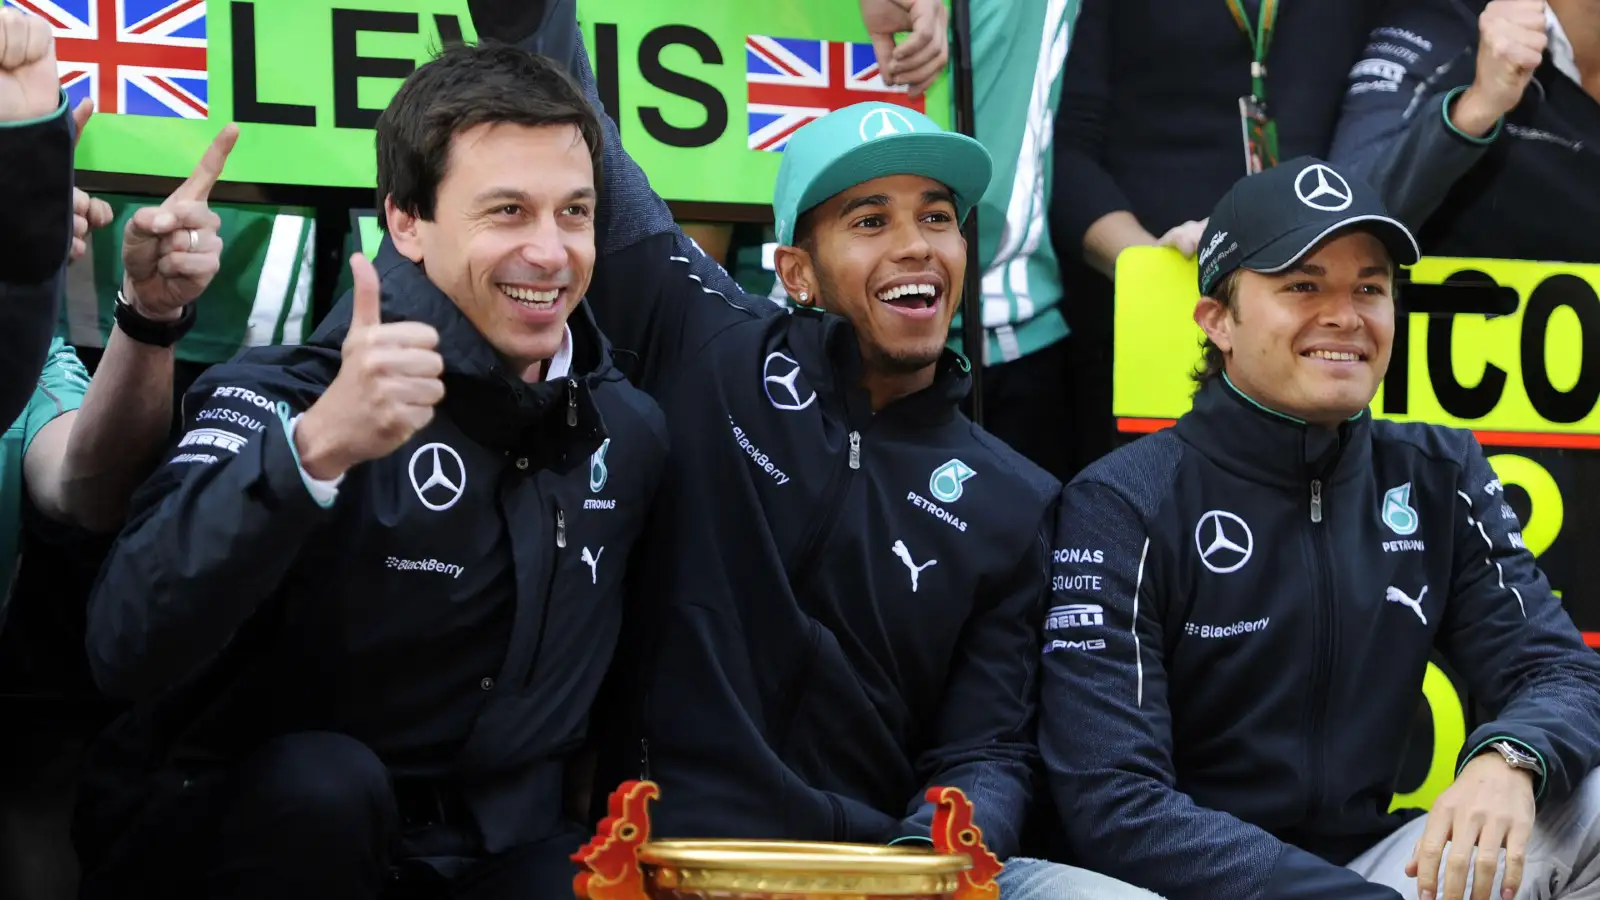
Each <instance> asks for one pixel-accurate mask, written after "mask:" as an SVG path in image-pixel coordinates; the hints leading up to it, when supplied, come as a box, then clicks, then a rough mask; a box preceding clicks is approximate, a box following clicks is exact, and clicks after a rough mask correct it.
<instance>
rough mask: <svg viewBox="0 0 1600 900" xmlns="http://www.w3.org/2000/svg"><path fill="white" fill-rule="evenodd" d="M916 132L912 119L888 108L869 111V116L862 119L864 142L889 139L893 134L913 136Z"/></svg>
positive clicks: (881, 107) (883, 107)
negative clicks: (882, 138)
mask: <svg viewBox="0 0 1600 900" xmlns="http://www.w3.org/2000/svg"><path fill="white" fill-rule="evenodd" d="M916 130H917V129H916V128H915V127H914V126H913V125H912V124H911V120H910V119H908V118H906V117H905V116H904V115H902V114H901V113H900V112H899V111H897V110H893V109H890V108H889V107H887V106H880V107H878V108H877V109H873V110H868V111H867V114H866V115H864V116H862V117H861V139H862V140H863V141H870V140H872V139H873V138H881V137H888V136H889V135H891V134H911V133H912V132H915V131H916Z"/></svg>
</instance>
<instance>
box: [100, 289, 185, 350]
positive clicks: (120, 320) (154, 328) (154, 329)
mask: <svg viewBox="0 0 1600 900" xmlns="http://www.w3.org/2000/svg"><path fill="white" fill-rule="evenodd" d="M116 308H117V311H116V320H117V327H118V328H120V329H122V333H123V334H125V335H127V336H128V337H130V338H133V339H134V340H136V341H138V342H139V343H141V344H149V345H150V346H152V347H171V346H172V345H173V344H176V343H177V342H178V341H180V340H182V339H183V336H184V335H186V334H188V333H189V329H191V328H193V327H194V304H193V303H190V304H187V305H185V306H184V308H183V312H182V314H180V315H179V316H178V318H177V319H174V320H173V321H171V322H157V321H156V320H154V319H147V318H145V317H144V316H141V315H139V311H138V310H136V309H134V308H133V304H131V303H129V302H128V298H126V297H124V296H122V292H121V291H117V302H116Z"/></svg>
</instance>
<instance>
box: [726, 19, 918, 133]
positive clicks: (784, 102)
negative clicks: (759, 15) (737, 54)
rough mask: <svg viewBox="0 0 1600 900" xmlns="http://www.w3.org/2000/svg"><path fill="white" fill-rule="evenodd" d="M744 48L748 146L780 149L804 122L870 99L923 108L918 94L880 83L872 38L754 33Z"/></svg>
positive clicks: (881, 80)
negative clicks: (913, 95) (828, 38)
mask: <svg viewBox="0 0 1600 900" xmlns="http://www.w3.org/2000/svg"><path fill="white" fill-rule="evenodd" d="M744 50H745V53H744V55H745V64H746V67H747V70H748V71H747V72H746V74H745V81H746V82H747V87H748V88H749V106H748V110H749V114H750V149H751V150H768V151H772V152H779V151H782V150H783V148H784V147H785V146H786V145H787V144H788V143H789V136H790V135H792V134H794V133H795V132H796V131H799V130H800V129H801V128H802V127H804V126H805V125H806V124H807V123H808V122H811V121H813V120H814V119H819V118H821V117H822V116H825V115H827V114H828V113H830V112H833V111H834V110H836V109H843V108H845V107H846V106H852V105H854V104H857V103H863V102H866V101H868V100H876V101H878V102H881V103H895V104H898V105H900V106H906V107H910V108H911V109H914V110H916V111H917V112H923V111H924V110H923V107H924V105H925V104H924V103H923V101H922V98H921V97H918V98H917V99H915V100H913V99H911V97H910V95H909V94H908V93H907V90H906V89H905V88H903V87H890V86H888V85H886V84H884V83H883V77H882V76H881V75H880V74H879V72H878V58H877V56H876V54H874V53H873V50H872V45H871V44H857V43H852V42H850V41H822V40H810V39H806V38H781V37H763V36H761V35H758V34H752V35H750V36H748V37H746V38H745V42H744Z"/></svg>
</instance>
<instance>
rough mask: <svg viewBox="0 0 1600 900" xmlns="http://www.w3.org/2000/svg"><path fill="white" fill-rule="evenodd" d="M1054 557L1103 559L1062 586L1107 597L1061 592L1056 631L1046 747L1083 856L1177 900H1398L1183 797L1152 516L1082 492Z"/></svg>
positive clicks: (1048, 659)
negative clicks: (1092, 552) (1091, 553)
mask: <svg viewBox="0 0 1600 900" xmlns="http://www.w3.org/2000/svg"><path fill="white" fill-rule="evenodd" d="M1055 546H1056V547H1067V548H1083V547H1092V548H1097V549H1099V550H1100V551H1102V554H1103V555H1102V554H1097V555H1096V557H1095V558H1097V559H1098V558H1103V560H1104V561H1103V562H1058V563H1056V564H1055V570H1054V575H1055V576H1057V577H1056V578H1055V582H1056V583H1057V584H1058V585H1061V586H1065V587H1070V588H1077V587H1078V586H1080V585H1085V584H1088V585H1096V586H1097V587H1098V590H1076V589H1061V590H1056V591H1055V595H1054V604H1055V605H1054V607H1053V608H1052V609H1051V610H1050V612H1049V613H1048V615H1047V617H1046V619H1045V635H1044V641H1045V646H1044V670H1043V691H1042V699H1041V701H1040V702H1041V706H1040V712H1039V717H1040V722H1039V738H1040V746H1041V750H1042V752H1043V754H1044V761H1045V766H1046V769H1047V771H1048V773H1049V778H1050V784H1051V788H1052V790H1053V791H1054V793H1055V800H1056V806H1057V807H1058V808H1059V809H1060V811H1061V816H1062V820H1063V824H1064V825H1065V828H1066V834H1067V839H1068V841H1069V843H1070V844H1071V848H1072V850H1073V852H1074V853H1075V854H1078V855H1079V858H1081V859H1085V860H1092V861H1094V864H1095V866H1096V867H1097V868H1099V869H1100V870H1101V871H1102V872H1104V873H1105V874H1107V875H1110V876H1112V877H1113V878H1118V879H1121V880H1123V881H1126V882H1128V883H1130V884H1135V885H1138V886H1139V887H1143V888H1147V889H1149V890H1152V891H1155V892H1157V893H1159V894H1161V895H1163V896H1165V897H1166V898H1167V900H1211V898H1216V897H1250V898H1259V900H1268V898H1270V900H1313V898H1315V900H1399V897H1400V895H1399V894H1398V893H1396V892H1395V891H1393V890H1392V889H1390V888H1387V887H1383V886H1380V885H1374V884H1370V883H1368V882H1367V881H1366V880H1365V879H1363V878H1362V877H1361V876H1359V875H1357V874H1355V873H1354V872H1352V871H1350V870H1348V869H1344V868H1341V867H1339V866H1335V865H1333V864H1331V863H1329V862H1326V861H1324V860H1323V859H1321V858H1320V857H1317V856H1315V855H1313V854H1311V853H1307V852H1306V851H1304V850H1301V849H1299V848H1297V847H1294V846H1291V845H1289V844H1286V843H1284V842H1282V841H1280V840H1278V839H1277V838H1275V837H1273V836H1272V835H1270V834H1268V833H1267V832H1265V831H1263V830H1262V829H1260V828H1258V827H1256V826H1254V825H1250V824H1248V823H1246V822H1244V821H1242V820H1241V819H1239V818H1237V817H1235V816H1232V815H1230V814H1228V813H1224V812H1220V811H1217V810H1213V809H1207V808H1205V807H1202V806H1200V805H1198V804H1197V803H1195V801H1194V800H1193V799H1192V798H1191V797H1189V796H1188V795H1187V794H1184V793H1183V792H1182V791H1179V790H1178V788H1177V772H1176V770H1175V768H1174V765H1173V760H1172V755H1173V745H1172V714H1171V712H1170V710H1169V708H1168V705H1167V696H1168V695H1167V675H1166V667H1165V662H1164V656H1165V653H1164V649H1163V648H1164V647H1165V640H1164V629H1163V628H1162V623H1161V618H1160V609H1161V608H1162V607H1163V606H1164V604H1163V603H1162V601H1161V599H1160V598H1159V597H1156V596H1155V591H1154V590H1153V589H1152V585H1153V584H1156V583H1160V581H1161V578H1160V577H1159V576H1160V573H1159V571H1158V570H1159V567H1160V564H1159V561H1158V559H1157V557H1159V556H1160V551H1159V549H1157V548H1154V547H1152V546H1151V542H1150V538H1149V536H1148V532H1147V530H1146V527H1145V523H1144V520H1143V518H1142V517H1141V515H1140V514H1139V513H1138V512H1137V511H1136V510H1135V509H1134V508H1132V507H1131V506H1130V505H1129V503H1128V502H1127V501H1126V500H1125V499H1124V498H1123V497H1122V496H1121V495H1119V494H1118V493H1117V492H1115V491H1113V490H1112V489H1110V488H1109V487H1106V486H1104V485H1100V484H1096V483H1093V482H1074V483H1073V484H1071V485H1068V486H1067V488H1066V489H1065V490H1064V491H1063V495H1062V501H1061V517H1060V525H1059V527H1058V529H1057V533H1056V541H1055ZM1085 556H1087V554H1085ZM1071 558H1073V559H1078V558H1081V557H1078V556H1076V555H1074V556H1073V557H1071ZM1079 576H1084V577H1079ZM1085 607H1092V610H1089V612H1098V613H1099V618H1101V619H1102V620H1103V621H1102V622H1100V623H1093V620H1094V618H1095V617H1094V616H1093V615H1085V614H1083V613H1084V612H1085ZM1091 623H1093V624H1091Z"/></svg>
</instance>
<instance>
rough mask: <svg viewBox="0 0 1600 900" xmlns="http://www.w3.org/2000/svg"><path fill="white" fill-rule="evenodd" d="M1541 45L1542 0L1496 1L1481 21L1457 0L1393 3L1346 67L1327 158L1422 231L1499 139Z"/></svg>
mask: <svg viewBox="0 0 1600 900" xmlns="http://www.w3.org/2000/svg"><path fill="white" fill-rule="evenodd" d="M1543 42H1544V3H1543V0H1495V2H1493V3H1491V4H1489V6H1488V8H1487V9H1486V10H1485V11H1484V13H1483V15H1482V17H1481V20H1480V21H1474V20H1473V19H1472V17H1471V14H1470V12H1469V10H1468V8H1467V5H1466V4H1464V3H1462V2H1460V0H1405V2H1396V3H1393V4H1391V6H1390V9H1389V11H1388V13H1387V15H1386V16H1385V18H1384V20H1383V22H1382V23H1381V24H1380V26H1379V27H1378V28H1376V29H1374V30H1373V32H1372V35H1371V37H1370V38H1369V39H1368V42H1367V49H1366V54H1365V56H1364V58H1363V59H1362V60H1361V61H1360V62H1358V63H1356V65H1355V66H1354V68H1352V69H1351V72H1350V86H1349V91H1348V93H1347V94H1346V96H1345V102H1344V110H1343V112H1342V113H1341V116H1340V119H1339V126H1338V129H1337V131H1336V132H1335V135H1334V142H1333V149H1332V150H1331V151H1330V154H1329V155H1330V158H1331V159H1332V161H1333V162H1334V163H1337V164H1342V165H1346V166H1349V167H1350V168H1351V169H1353V170H1354V171H1355V172H1356V173H1357V174H1359V175H1361V176H1362V177H1363V178H1365V179H1366V180H1367V181H1368V182H1369V183H1371V184H1372V186H1373V187H1375V188H1377V190H1378V192H1379V193H1380V194H1382V195H1383V198H1384V202H1385V203H1386V204H1387V205H1388V207H1389V209H1390V210H1391V211H1392V212H1393V213H1394V214H1395V215H1396V216H1397V217H1398V218H1400V219H1401V220H1402V221H1404V222H1405V223H1406V224H1407V225H1409V226H1411V228H1413V229H1420V228H1421V227H1422V226H1423V225H1424V224H1425V223H1426V222H1427V220H1428V217H1429V216H1431V215H1433V213H1434V211H1435V210H1437V209H1438V208H1439V205H1440V204H1441V203H1443V202H1444V199H1445V197H1446V196H1447V195H1448V194H1449V193H1450V189H1451V188H1452V187H1453V186H1454V185H1455V183H1456V182H1457V181H1458V180H1459V179H1460V178H1461V177H1462V176H1463V175H1465V174H1466V173H1467V172H1468V171H1469V170H1470V169H1471V168H1472V167H1473V166H1475V165H1477V163H1478V161H1479V160H1480V159H1482V158H1483V155H1484V153H1485V152H1486V151H1487V149H1488V148H1489V147H1490V146H1491V145H1492V144H1493V143H1494V142H1495V140H1496V139H1497V138H1498V137H1499V135H1500V129H1501V124H1502V117H1503V116H1504V115H1505V113H1507V112H1509V111H1510V110H1511V109H1512V108H1513V107H1515V106H1516V105H1517V103H1518V102H1519V101H1520V100H1521V98H1522V91H1523V89H1524V88H1525V87H1526V86H1527V83H1528V79H1529V78H1531V77H1532V74H1533V70H1534V69H1535V68H1537V66H1538V64H1539V59H1540V56H1541V54H1542V52H1543ZM1533 44H1537V45H1538V46H1537V49H1535V48H1534V47H1533V46H1532V45H1533ZM1475 50H1476V53H1474V51H1475ZM1521 65H1526V69H1525V70H1522V71H1521V74H1520V75H1518V74H1516V72H1517V71H1518V67H1519V66H1521Z"/></svg>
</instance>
